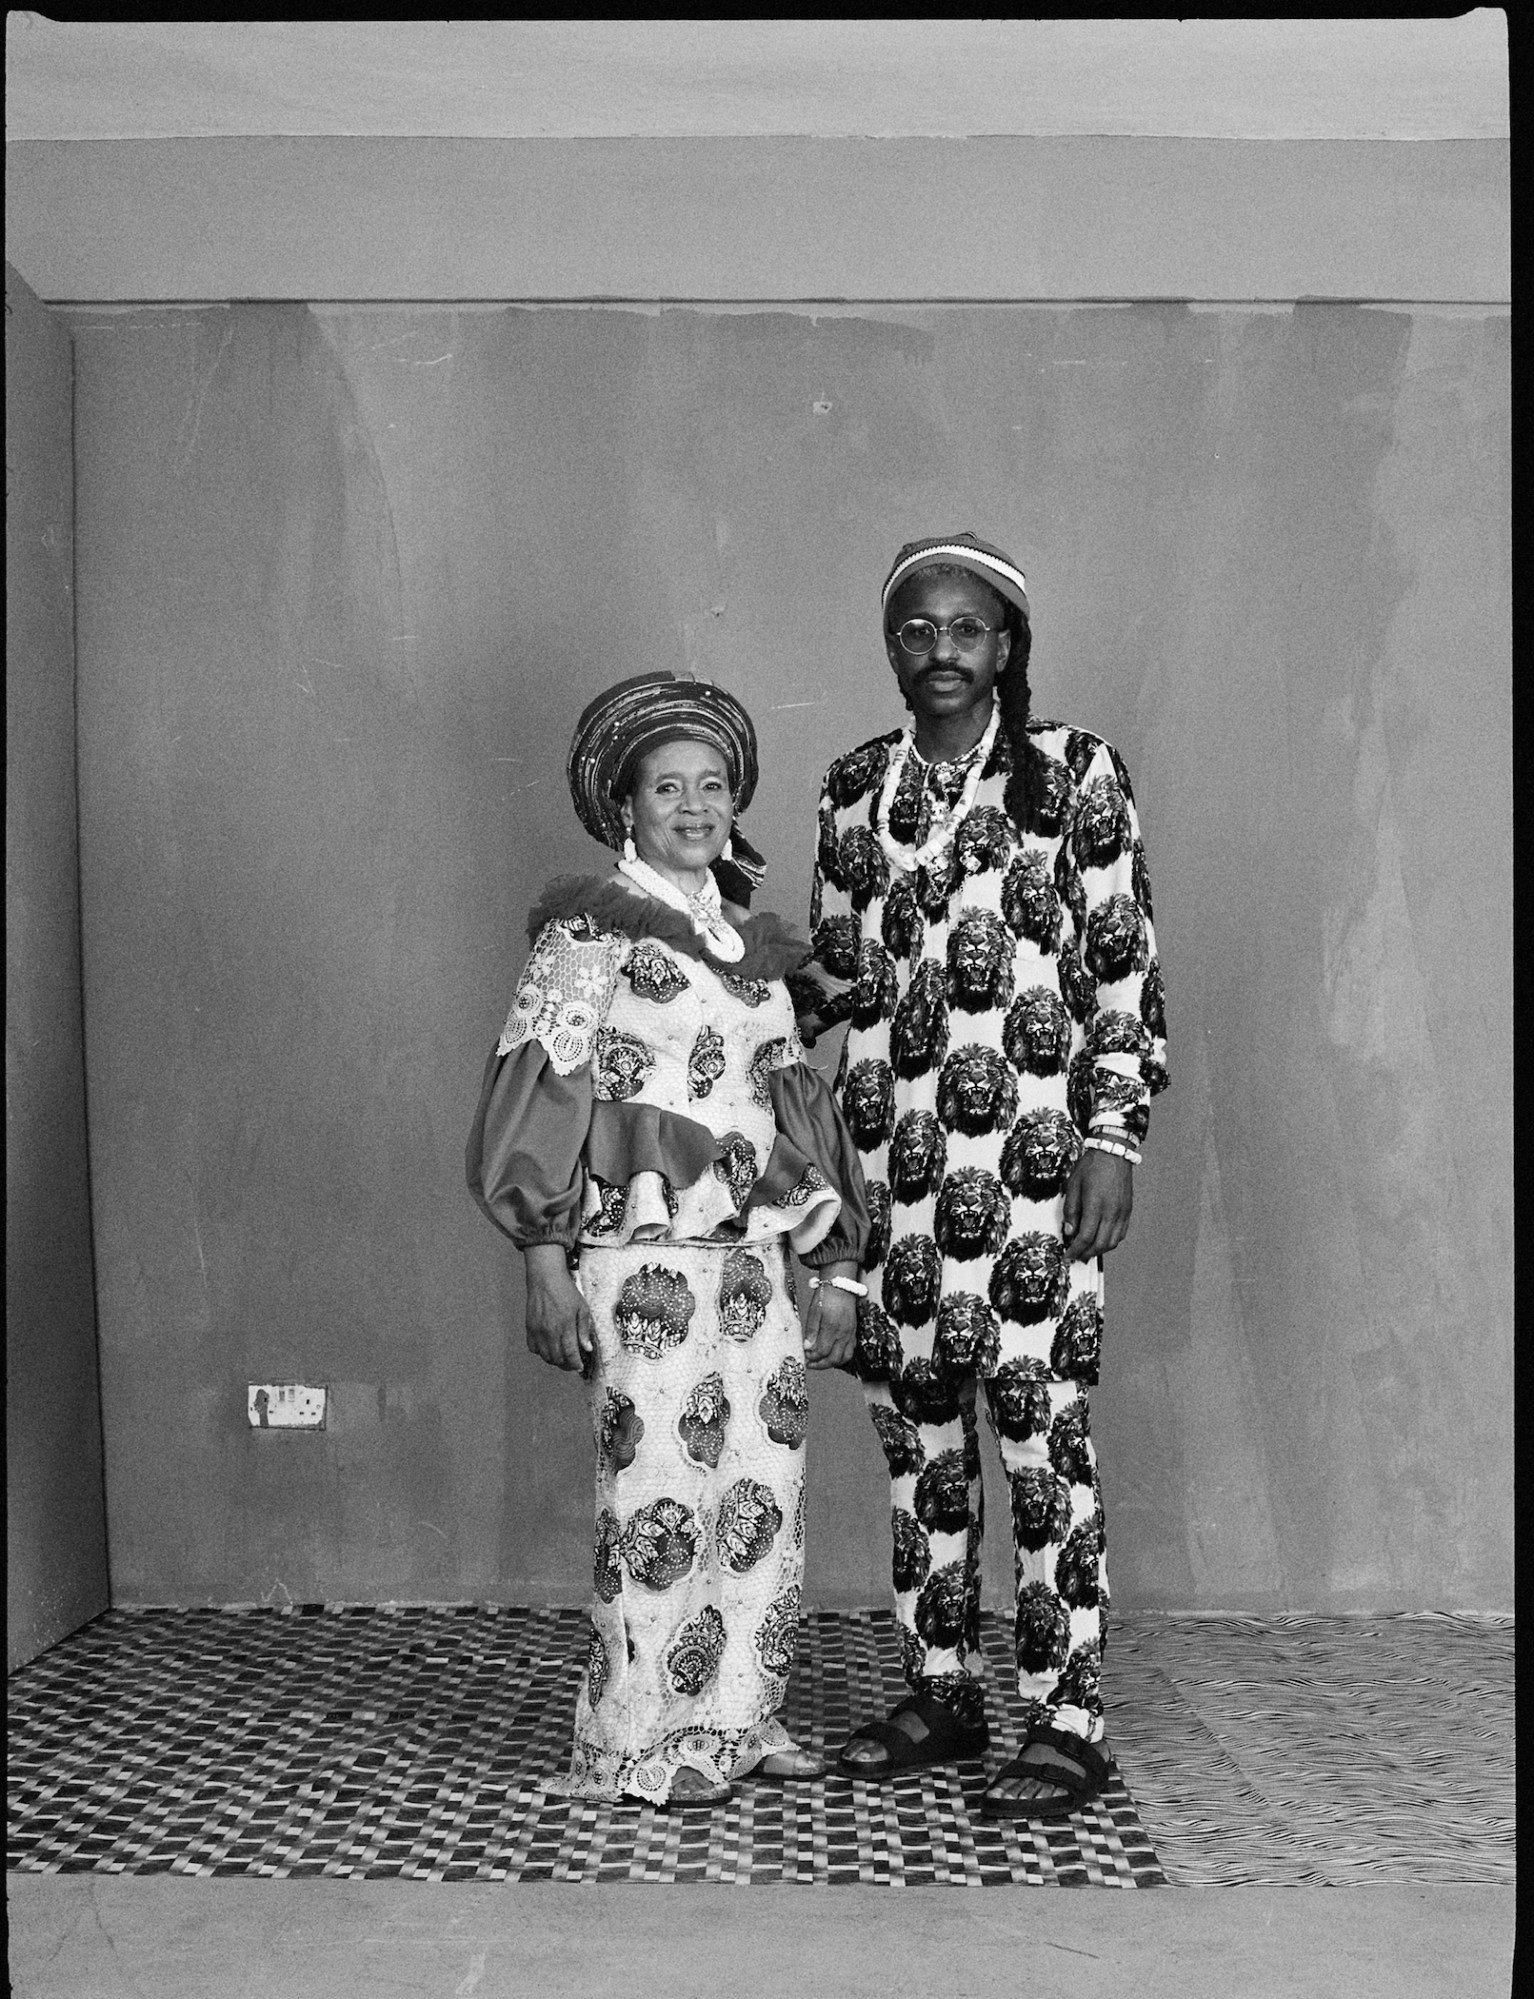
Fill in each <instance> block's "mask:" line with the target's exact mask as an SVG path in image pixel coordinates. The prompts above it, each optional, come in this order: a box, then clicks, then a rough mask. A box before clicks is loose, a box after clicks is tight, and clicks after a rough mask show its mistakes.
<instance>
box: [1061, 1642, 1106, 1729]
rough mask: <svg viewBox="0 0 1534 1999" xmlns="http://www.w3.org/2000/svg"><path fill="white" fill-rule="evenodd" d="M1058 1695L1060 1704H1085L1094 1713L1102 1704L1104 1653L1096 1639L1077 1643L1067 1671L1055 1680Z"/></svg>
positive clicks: (1067, 1661)
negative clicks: (1080, 1643)
mask: <svg viewBox="0 0 1534 1999" xmlns="http://www.w3.org/2000/svg"><path fill="white" fill-rule="evenodd" d="M1055 1699H1056V1701H1057V1702H1058V1703H1059V1705H1060V1706H1061V1707H1084V1708H1085V1709H1086V1710H1087V1712H1088V1713H1089V1714H1095V1713H1097V1712H1098V1710H1099V1709H1100V1708H1101V1706H1102V1699H1103V1696H1102V1654H1101V1652H1100V1651H1099V1650H1098V1647H1097V1644H1096V1642H1095V1640H1093V1639H1090V1638H1089V1639H1088V1640H1087V1641H1086V1643H1085V1644H1084V1645H1078V1646H1077V1647H1076V1649H1075V1651H1074V1652H1073V1653H1072V1654H1071V1656H1070V1657H1069V1659H1067V1660H1066V1662H1065V1671H1064V1672H1063V1673H1062V1674H1061V1675H1060V1678H1059V1679H1058V1681H1057V1682H1056V1683H1055Z"/></svg>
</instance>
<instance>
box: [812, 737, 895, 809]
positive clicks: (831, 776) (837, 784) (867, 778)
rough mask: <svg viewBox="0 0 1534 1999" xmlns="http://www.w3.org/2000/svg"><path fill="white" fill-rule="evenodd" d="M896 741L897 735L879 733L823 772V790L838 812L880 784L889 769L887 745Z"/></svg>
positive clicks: (888, 748) (838, 759)
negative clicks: (877, 736)
mask: <svg viewBox="0 0 1534 1999" xmlns="http://www.w3.org/2000/svg"><path fill="white" fill-rule="evenodd" d="M899 740H900V738H899V737H898V736H881V737H879V738H877V740H875V741H874V742H871V743H864V744H863V745H862V747H861V748H860V749H856V750H849V751H848V752H847V754H846V755H845V756H844V757H838V758H837V759H836V762H835V763H834V764H832V766H831V768H830V770H828V771H827V772H826V793H827V796H828V797H829V798H830V800H831V803H832V804H833V805H834V806H835V807H836V809H837V811H838V812H845V811H846V810H847V808H848V806H849V805H856V804H857V802H858V800H859V799H860V798H866V797H867V796H868V794H869V792H871V791H872V790H873V788H874V786H875V785H876V784H879V783H882V781H883V778H884V773H885V772H886V770H888V768H889V754H890V747H891V745H892V744H894V743H897V742H899Z"/></svg>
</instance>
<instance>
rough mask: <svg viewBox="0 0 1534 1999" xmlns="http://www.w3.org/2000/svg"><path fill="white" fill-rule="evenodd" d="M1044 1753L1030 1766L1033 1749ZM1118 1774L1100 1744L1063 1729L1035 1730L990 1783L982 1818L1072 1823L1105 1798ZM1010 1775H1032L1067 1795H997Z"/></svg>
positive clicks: (1033, 1759)
mask: <svg viewBox="0 0 1534 1999" xmlns="http://www.w3.org/2000/svg"><path fill="white" fill-rule="evenodd" d="M1038 1749H1042V1750H1044V1751H1046V1752H1047V1754H1046V1755H1044V1756H1036V1757H1034V1758H1032V1759H1031V1760H1030V1761H1028V1762H1026V1763H1025V1762H1024V1761H1023V1758H1024V1757H1025V1756H1026V1755H1027V1754H1028V1752H1029V1750H1038ZM1112 1774H1113V1766H1112V1765H1111V1764H1110V1763H1109V1761H1108V1759H1107V1757H1106V1756H1105V1755H1104V1754H1103V1752H1102V1750H1100V1749H1099V1748H1098V1747H1097V1744H1096V1743H1095V1742H1088V1741H1087V1739H1086V1737H1085V1736H1083V1735H1072V1734H1071V1733H1070V1732H1069V1731H1068V1730H1067V1729H1063V1728H1036V1729H1035V1730H1034V1731H1033V1733H1032V1734H1031V1735H1030V1736H1029V1737H1028V1740H1027V1741H1026V1742H1025V1743H1024V1744H1023V1746H1022V1748H1021V1749H1020V1750H1019V1751H1018V1752H1017V1754H1016V1755H1015V1756H1014V1757H1013V1758H1012V1760H1011V1762H1010V1763H1004V1764H1003V1765H1002V1767H1001V1768H1000V1769H999V1770H998V1771H997V1772H996V1775H995V1777H994V1778H993V1779H992V1780H991V1784H990V1787H989V1789H988V1790H987V1791H986V1792H985V1794H984V1796H983V1797H982V1798H981V1800H980V1816H981V1817H982V1818H987V1819H1034V1820H1044V1821H1046V1822H1047V1821H1049V1820H1051V1819H1068V1818H1071V1817H1072V1816H1073V1815H1074V1814H1075V1813H1077V1812H1079V1811H1080V1810H1081V1808H1082V1806H1083V1805H1085V1804H1089V1803H1090V1802H1091V1801H1092V1799H1093V1798H1096V1797H1099V1796H1100V1795H1101V1794H1102V1791H1103V1788H1104V1786H1105V1785H1106V1784H1107V1783H1108V1780H1109V1778H1110V1777H1111V1776H1112ZM1008 1777H1013V1778H1016V1777H1029V1778H1031V1779H1032V1780H1033V1782H1034V1783H1036V1784H1050V1785H1053V1786H1054V1788H1055V1789H1056V1790H1060V1791H1064V1792H1065V1793H1066V1796H1065V1797H1063V1798H1007V1797H1001V1796H998V1794H997V1791H996V1786H997V1785H998V1784H999V1783H1001V1782H1002V1781H1003V1779H1004V1778H1008Z"/></svg>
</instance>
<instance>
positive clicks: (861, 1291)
mask: <svg viewBox="0 0 1534 1999" xmlns="http://www.w3.org/2000/svg"><path fill="white" fill-rule="evenodd" d="M825 1282H826V1283H827V1284H829V1285H830V1287H831V1289H832V1290H833V1291H846V1292H848V1293H850V1295H851V1296H852V1297H854V1298H866V1297H867V1296H868V1286H867V1285H866V1284H859V1283H858V1282H857V1281H856V1280H855V1279H854V1278H851V1277H828V1278H826V1279H825ZM820 1286H821V1280H820V1278H818V1277H812V1278H811V1279H810V1289H811V1290H812V1291H818V1290H819V1289H820Z"/></svg>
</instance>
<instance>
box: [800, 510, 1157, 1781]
mask: <svg viewBox="0 0 1534 1999" xmlns="http://www.w3.org/2000/svg"><path fill="white" fill-rule="evenodd" d="M883 603H884V634H885V645H886V649H887V651H888V655H889V662H890V665H891V667H892V668H893V669H894V673H895V678H896V681H897V683H898V685H899V688H900V691H901V693H902V695H903V696H904V698H905V701H906V705H907V706H908V707H909V708H910V710H911V711H912V719H911V722H910V724H909V725H908V726H907V728H906V729H905V730H904V731H903V732H897V733H891V734H888V735H884V736H879V737H876V738H875V739H874V740H873V741H872V742H868V743H864V744H863V745H861V746H860V747H859V748H857V749H855V750H852V751H850V752H849V753H848V754H847V755H846V756H843V757H840V758H839V759H838V760H837V761H836V762H835V763H833V764H832V766H831V768H830V770H829V772H828V773H827V776H826V780H825V786H824V789H823V791H822V794H821V801H820V836H819V845H818V849H817V855H816V864H815V879H814V889H813V896H812V905H811V919H810V920H811V928H812V932H813V940H814V948H815V955H814V959H813V960H812V962H811V964H810V965H809V966H808V967H807V969H806V972H805V973H804V974H803V975H801V977H800V979H799V981H798V993H797V997H798V1001H799V1005H800V1007H801V1011H802V1012H803V1014H804V1016H805V1018H804V1020H803V1028H804V1031H805V1032H806V1035H807V1037H808V1038H811V1039H813V1037H814V1036H815V1035H817V1034H819V1033H821V1032H823V1031H825V1030H826V1029H827V1028H829V1027H832V1026H834V1025H836V1024H838V1023H840V1022H842V1021H846V1022H848V1033H847V1040H846V1045H845V1047H844V1049H843V1052H842V1060H841V1067H840V1070H839V1072H838V1079H837V1087H838V1092H839V1094H840V1097H841V1101H842V1106H843V1109H844V1111H845V1114H846V1117H847V1122H848V1124H849V1126H850V1127H851V1130H852V1133H853V1136H854V1138H855V1139H856V1141H857V1144H858V1147H859V1149H860V1151H861V1153H862V1157H863V1167H864V1172H865V1174H866V1176H867V1179H868V1183H869V1195H870V1204H871V1206H872V1207H873V1209H874V1236H873V1241H872V1243H871V1245H870V1248H869V1251H868V1267H867V1269H866V1270H865V1272H864V1277H865V1280H866V1283H867V1286H868V1296H867V1297H866V1298H865V1299H862V1300H860V1302H859V1306H858V1341H857V1352H856V1357H855V1360H854V1362H853V1365H854V1368H855V1370H856V1372H857V1374H858V1375H859V1378H860V1379H861V1380H862V1382H863V1385H864V1392H865V1394H866V1396H867V1400H868V1404H869V1410H870V1413H871V1415H872V1417H873V1421H874V1425H875V1428H876V1430H877V1432H878V1436H879V1442H880V1445H881V1447H882V1449H883V1451H884V1454H885V1458H886V1460H887V1462H888V1465H889V1471H890V1479H891V1496H892V1506H893V1528H894V1584H895V1605H896V1615H897V1618H898V1620H899V1622H900V1626H901V1631H902V1639H903V1644H904V1648H905V1671H906V1679H907V1682H908V1684H909V1685H910V1688H911V1696H910V1698H909V1699H907V1700H904V1701H902V1702H901V1703H900V1704H899V1705H898V1706H897V1707H896V1709H895V1711H894V1712H893V1714H892V1715H891V1716H890V1717H889V1718H888V1719H887V1720H874V1721H870V1722H869V1723H867V1724H866V1725H864V1726H863V1727H860V1728H859V1729H857V1730H856V1732H855V1733H854V1734H853V1735H852V1737H851V1738H850V1739H849V1741H848V1742H847V1743H846V1744H845V1745H844V1747H843V1749H842V1753H841V1758H840V1764H841V1768H842V1769H843V1770H844V1771H847V1772H849V1773H850V1774H852V1775H855V1776H859V1777H862V1778H864V1779H869V1780H875V1781H877V1780H879V1779H881V1778H885V1777H888V1776H892V1775H894V1774H896V1773H898V1772H900V1771H902V1770H909V1769H912V1768H915V1767H919V1766H921V1765H925V1764H938V1763H952V1762H958V1761H962V1760H965V1759H966V1758H973V1757H977V1756H979V1755H980V1754H981V1752H982V1751H983V1750H984V1749H985V1748H986V1746H987V1742H988V1735H987V1730H986V1724H985V1717H984V1705H983V1700H982V1690H981V1682H980V1679H979V1677H978V1676H979V1673H980V1670H981V1667H980V1660H979V1630H980V1624H979V1616H980V1546H981V1480H980V1452H979V1435H978V1424H977V1420H976V1401H977V1388H983V1392H984V1398H985V1403H986V1409H987V1415H988V1417H989V1420H990V1423H991V1426H992V1429H993V1430H994V1432H995V1434H996V1437H997V1440H998V1442H999V1444H1000V1448H1001V1454H1002V1462H1003V1465H1004V1467H1005V1470H1006V1474H1007V1479H1008V1483H1009V1485H1010V1488H1011V1498H1012V1509H1011V1510H1012V1528H1013V1545H1014V1553H1015V1558H1016V1573H1017V1615H1016V1624H1015V1637H1016V1658H1017V1671H1018V1684H1019V1687H1020V1689H1021V1692H1022V1694H1023V1697H1024V1700H1025V1702H1026V1703H1027V1731H1026V1740H1025V1743H1024V1745H1023V1747H1022V1749H1021V1750H1020V1752H1019V1754H1018V1756H1017V1757H1016V1758H1014V1759H1013V1761H1012V1762H1011V1763H1009V1764H1008V1765H1006V1767H1005V1768H1004V1769H1003V1771H1002V1772H1001V1773H1000V1775H999V1776H998V1777H997V1778H996V1780H995V1781H994V1782H993V1783H992V1785H991V1786H990V1788H989V1789H988V1791H987V1792H986V1794H985V1799H984V1805H983V1809H984V1811H985V1813H986V1815H987V1816H988V1817H994V1818H1020V1819H1048V1818H1060V1817H1065V1816H1067V1815H1068V1814H1069V1813H1070V1812H1071V1811H1073V1810H1075V1809H1077V1808H1079V1806H1080V1804H1081V1803H1082V1802H1084V1801H1085V1800H1086V1799H1088V1798H1090V1797H1092V1796H1094V1795H1095V1794H1096V1793H1097V1792H1098V1791H1100V1790H1101V1788H1102V1786H1103V1784H1104V1782H1105V1781H1106V1779H1107V1776H1108V1764H1107V1760H1106V1757H1105V1756H1104V1754H1103V1752H1102V1750H1101V1749H1100V1748H1099V1747H1098V1746H1097V1745H1098V1744H1100V1742H1101V1740H1102V1735H1103V1714H1102V1695H1101V1691H1100V1686H1099V1672H1100V1667H1101V1662H1102V1654H1103V1645H1104V1641H1105V1637H1106V1626H1107V1609H1108V1592H1107V1585H1106V1575H1105V1569H1104V1557H1103V1516H1102V1503H1101V1487H1100V1485H1099V1482H1098V1476H1097V1468H1096V1460H1095V1457H1094V1454H1093V1450H1092V1444H1091V1439H1090V1434H1089V1426H1088V1407H1087V1389H1088V1388H1089V1387H1090V1386H1091V1385H1092V1384H1094V1383H1095V1382H1096V1380H1097V1378H1098V1355H1099V1348H1100V1343H1101V1331H1102V1259H1103V1257H1104V1256H1105V1255H1106V1254H1107V1253H1108V1252H1109V1251H1110V1250H1111V1249H1114V1248H1115V1247H1116V1246H1117V1245H1118V1244H1119V1243H1120V1242H1122V1241H1123V1239H1124V1235H1125V1232H1126V1230H1127V1229H1128V1226H1129V1216H1130V1209H1131V1206H1132V1202H1133V1178H1134V1173H1133V1169H1134V1167H1135V1165H1137V1164H1138V1163H1139V1159H1140V1149H1139V1148H1140V1145H1141V1143H1142V1141H1143V1140H1144V1137H1145V1133H1146V1129H1147V1125H1148V1121H1149V1099H1150V1097H1151V1095H1152V1094H1153V1093H1154V1092H1156V1091H1158V1090H1161V1089H1164V1088H1165V1087H1166V1081H1167V1076H1166V1040H1165V1019H1164V1013H1163V1004H1162V987H1161V974H1160V969H1159V967H1158V964H1157V959H1156V944H1155V937H1154V934H1153V931H1152V928H1151V897H1150V884H1149V880H1148V877H1147V873H1146V866H1145V853H1144V848H1143V846H1142V845H1141V841H1140V833H1139V825H1138V821H1137V818H1136V814H1135V806H1134V799H1133V795H1132V793H1131V790H1130V784H1129V776H1128V773H1127V771H1126V770H1125V769H1124V766H1123V764H1122V763H1121V761H1120V760H1119V758H1118V756H1117V755H1116V753H1115V752H1114V751H1113V750H1112V749H1111V748H1110V747H1109V745H1108V744H1107V743H1105V742H1103V741H1102V740H1101V739H1100V738H1098V737H1097V736H1094V735H1090V734H1088V733H1087V732H1086V731H1084V730H1080V729H1073V728H1068V727H1066V726H1064V725H1063V724H1060V723H1055V722H1040V721H1035V720H1033V719H1032V718H1031V717H1030V715H1029V693H1028V654H1029V642H1030V627H1029V609H1028V594H1027V587H1026V583H1025V581H1024V578H1023V574H1022V571H1021V570H1020V569H1019V568H1018V567H1017V565H1016V563H1014V562H1012V561H1011V560H1010V558H1009V557H1007V556H1005V555H1003V554H1002V553H1001V551H1000V550H999V549H996V548H994V547H992V546H990V545H989V544H988V543H986V542H982V541H979V540H977V539H976V537H975V536H974V535H972V534H968V533H966V534H956V535H948V536H939V537H936V538H935V539H932V540H928V541H920V542H913V543H910V544H908V545H907V546H906V547H905V548H903V549H902V550H901V551H900V554H899V555H898V556H897V558H896V560H895V564H894V567H893V568H892V569H891V571H890V573H889V576H888V578H887V580H886V582H885V585H884V593H883Z"/></svg>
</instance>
